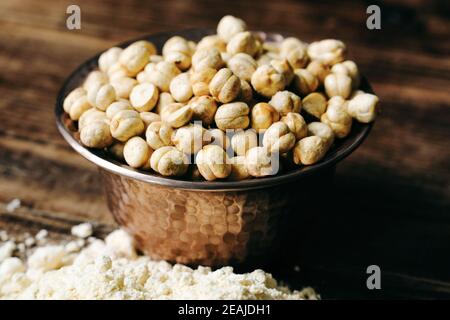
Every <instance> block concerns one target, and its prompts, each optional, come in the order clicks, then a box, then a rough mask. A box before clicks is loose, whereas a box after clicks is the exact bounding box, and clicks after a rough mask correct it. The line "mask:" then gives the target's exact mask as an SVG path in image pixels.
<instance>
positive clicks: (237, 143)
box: [231, 129, 258, 156]
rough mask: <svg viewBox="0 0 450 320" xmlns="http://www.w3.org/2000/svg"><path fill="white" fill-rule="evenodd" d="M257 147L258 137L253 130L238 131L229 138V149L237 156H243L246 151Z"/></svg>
mask: <svg viewBox="0 0 450 320" xmlns="http://www.w3.org/2000/svg"><path fill="white" fill-rule="evenodd" d="M257 146H258V136H257V134H256V131H255V130H253V129H248V130H245V131H244V130H239V131H237V132H235V133H234V135H233V137H232V138H231V147H232V148H233V150H234V152H235V153H236V154H237V155H238V156H245V154H246V153H247V151H248V150H250V149H251V148H254V147H257Z"/></svg>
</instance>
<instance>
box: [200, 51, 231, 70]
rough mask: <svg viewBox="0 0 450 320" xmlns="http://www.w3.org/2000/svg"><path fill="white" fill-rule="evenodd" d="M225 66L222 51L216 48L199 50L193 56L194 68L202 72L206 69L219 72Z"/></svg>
mask: <svg viewBox="0 0 450 320" xmlns="http://www.w3.org/2000/svg"><path fill="white" fill-rule="evenodd" d="M223 65H224V61H223V60H222V56H221V55H220V51H219V50H217V49H216V48H214V47H213V48H207V49H203V50H197V51H196V52H195V53H194V55H193V56H192V68H193V69H194V71H200V70H203V69H206V68H211V69H216V70H219V69H220V68H222V67H223Z"/></svg>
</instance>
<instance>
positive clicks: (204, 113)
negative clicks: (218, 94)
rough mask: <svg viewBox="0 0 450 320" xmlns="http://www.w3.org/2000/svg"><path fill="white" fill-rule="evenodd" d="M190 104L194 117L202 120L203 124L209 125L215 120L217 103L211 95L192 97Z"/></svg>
mask: <svg viewBox="0 0 450 320" xmlns="http://www.w3.org/2000/svg"><path fill="white" fill-rule="evenodd" d="M189 106H190V108H191V109H192V111H193V119H194V120H200V121H202V123H203V125H204V126H205V127H206V126H209V125H210V124H211V123H213V121H214V115H215V114H216V111H217V103H216V101H215V100H214V98H212V97H210V96H200V97H195V98H192V99H191V100H190V101H189Z"/></svg>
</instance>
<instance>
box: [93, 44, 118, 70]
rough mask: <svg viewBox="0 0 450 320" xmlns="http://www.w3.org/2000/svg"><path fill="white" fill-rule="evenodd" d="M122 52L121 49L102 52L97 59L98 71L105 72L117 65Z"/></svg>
mask: <svg viewBox="0 0 450 320" xmlns="http://www.w3.org/2000/svg"><path fill="white" fill-rule="evenodd" d="M122 51H123V49H122V48H118V47H112V48H110V49H108V50H106V51H105V52H103V53H102V54H101V55H100V57H99V58H98V67H99V69H100V71H102V72H107V71H108V69H109V68H110V67H111V66H112V65H114V64H115V63H117V62H118V61H119V57H120V54H121V53H122Z"/></svg>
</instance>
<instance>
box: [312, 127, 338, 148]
mask: <svg viewBox="0 0 450 320" xmlns="http://www.w3.org/2000/svg"><path fill="white" fill-rule="evenodd" d="M308 136H318V137H320V138H322V139H323V140H324V142H325V145H326V147H327V149H328V148H330V147H331V145H332V144H333V142H334V132H333V130H331V128H330V126H329V125H327V124H325V123H323V122H310V123H309V124H308Z"/></svg>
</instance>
